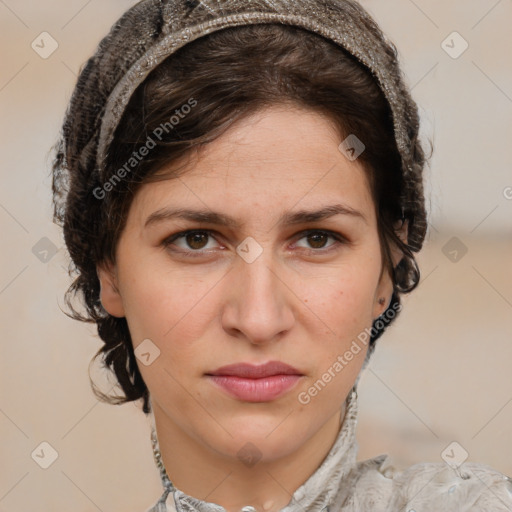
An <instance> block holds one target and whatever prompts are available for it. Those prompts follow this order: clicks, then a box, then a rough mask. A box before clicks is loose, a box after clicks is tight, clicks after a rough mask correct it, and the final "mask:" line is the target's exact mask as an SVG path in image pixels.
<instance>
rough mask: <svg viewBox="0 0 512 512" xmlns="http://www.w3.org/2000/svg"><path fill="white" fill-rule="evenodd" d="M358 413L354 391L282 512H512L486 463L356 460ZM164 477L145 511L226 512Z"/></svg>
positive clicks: (499, 478)
mask: <svg viewBox="0 0 512 512" xmlns="http://www.w3.org/2000/svg"><path fill="white" fill-rule="evenodd" d="M357 411H358V401H357V391H356V389H355V388H354V389H352V391H351V392H350V393H349V395H348V397H347V407H346V412H345V417H344V419H343V423H342V425H341V427H340V431H339V433H338V436H337V438H336V440H335V442H334V444H333V446H332V447H331V449H330V451H329V453H328V454H327V456H326V457H325V458H324V460H323V462H322V463H321V464H320V466H319V467H318V468H317V469H316V471H315V472H314V473H313V474H312V475H311V476H310V477H309V478H308V480H306V482H304V484H303V485H301V486H300V487H299V488H298V489H297V490H296V491H295V492H294V494H293V496H292V498H291V499H290V502H289V503H288V505H286V506H285V507H284V508H283V509H281V511H280V512H339V511H340V512H366V511H368V512H370V511H371V512H434V511H435V512H444V511H446V512H448V511H450V512H451V511H453V512H455V511H456V512H465V511H471V512H480V511H481V512H512V479H510V478H509V477H507V476H505V475H503V474H502V473H500V472H498V471H496V470H494V469H492V468H491V467H489V466H486V465H483V464H478V463H474V462H464V463H462V464H461V465H458V466H456V465H455V464H453V465H448V464H447V463H445V462H427V463H418V464H415V465H413V466H410V467H409V468H407V469H406V470H404V471H398V470H397V469H396V468H395V467H394V466H393V465H392V464H391V462H390V460H389V457H388V456H387V455H379V456H377V457H375V458H373V459H368V460H365V461H359V462H357V461H356V456H357V449H358V446H357V441H356V425H357ZM157 446H158V445H157ZM161 476H162V484H163V486H164V493H163V495H162V496H161V498H160V499H159V501H158V502H157V503H156V504H155V505H154V506H153V507H151V508H150V509H148V510H147V511H146V512H226V509H224V508H223V507H221V506H220V505H218V504H215V503H210V502H206V501H202V500H200V499H197V498H194V497H192V496H188V495H187V494H185V493H184V492H182V491H180V490H179V489H176V488H175V487H174V485H173V484H172V483H171V481H170V480H169V478H168V477H167V475H166V473H165V472H162V474H161ZM256 510H257V509H254V508H252V507H250V506H247V507H244V508H243V509H242V511H244V512H245V511H256ZM257 512H260V511H257Z"/></svg>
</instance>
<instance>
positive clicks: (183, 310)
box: [120, 258, 215, 347]
mask: <svg viewBox="0 0 512 512" xmlns="http://www.w3.org/2000/svg"><path fill="white" fill-rule="evenodd" d="M139 261H140V262H142V261H143V259H142V258H141V259H140V260H139ZM125 276H126V278H125V280H124V281H123V288H122V290H121V294H122V296H123V304H124V307H125V313H126V318H127V322H128V324H129V327H130V333H131V334H132V338H133V341H134V344H135V345H137V343H138V342H140V340H142V339H145V338H150V339H152V338H154V339H155V340H158V341H157V344H159V345H162V346H166V347H168V346H169V340H171V339H172V338H173V337H176V336H177V335H178V334H179V337H180V339H182V340H187V339H193V338H194V334H195V333H197V332H200V330H201V325H202V321H201V317H203V318H205V317H206V314H205V312H204V311H203V314H202V313H201V311H202V308H203V307H204V306H205V304H207V301H206V300H205V299H206V298H207V296H208V294H209V292H210V291H211V288H212V287H213V285H214V284H215V279H201V277H198V274H197V272H195V273H194V275H191V274H190V272H187V271H186V270H183V269H180V270H169V267H168V266H166V267H163V266H162V265H161V264H158V263H152V262H149V261H146V262H145V263H144V264H142V263H140V264H135V265H131V266H130V268H129V272H125ZM120 278H121V279H122V276H121V275H120ZM192 319H193V321H192Z"/></svg>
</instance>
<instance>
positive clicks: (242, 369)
mask: <svg viewBox="0 0 512 512" xmlns="http://www.w3.org/2000/svg"><path fill="white" fill-rule="evenodd" d="M207 375H230V376H236V377H244V378H246V379H261V378H263V377H271V376H272V375H302V373H301V372H300V371H299V370H297V369H296V368H293V366H290V365H289V364H286V363H282V362H281V361H269V362H268V363H265V364H262V365H259V366H257V365H253V364H250V363H235V364H229V365H227V366H222V367H220V368H217V369H216V370H215V371H213V372H209V373H207Z"/></svg>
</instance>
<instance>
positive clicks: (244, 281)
mask: <svg viewBox="0 0 512 512" xmlns="http://www.w3.org/2000/svg"><path fill="white" fill-rule="evenodd" d="M269 253H270V251H268V250H264V251H263V253H262V254H261V255H260V256H259V257H258V258H257V259H256V260H255V261H253V262H252V263H248V262H247V261H245V260H244V259H243V258H238V259H237V261H236V263H234V264H235V265H236V267H235V268H234V269H233V270H232V271H231V272H230V273H229V279H228V280H227V281H226V283H225V287H226V293H225V297H226V300H225V302H224V305H223V312H222V326H223V328H224V330H225V331H226V332H227V333H228V334H229V335H231V336H236V337H238V338H245V339H247V340H248V341H249V342H250V343H252V344H257V345H261V344H267V343H272V342H273V341H277V340H278V339H280V338H281V337H282V336H283V335H284V334H285V333H286V332H288V331H289V330H290V329H291V328H292V326H293V323H294V321H295V316H296V315H295V308H296V307H298V306H297V305H298V302H299V299H298V298H297V297H296V296H295V295H294V293H293V289H292V288H293V283H287V282H286V281H287V279H286V277H288V281H289V280H290V277H289V276H290V274H289V273H288V272H284V271H283V268H282V267H279V266H278V264H276V263H275V262H273V261H272V255H271V254H269Z"/></svg>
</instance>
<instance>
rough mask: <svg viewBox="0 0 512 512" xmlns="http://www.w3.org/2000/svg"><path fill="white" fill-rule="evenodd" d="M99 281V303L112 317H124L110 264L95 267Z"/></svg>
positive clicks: (114, 274) (113, 269) (115, 277)
mask: <svg viewBox="0 0 512 512" xmlns="http://www.w3.org/2000/svg"><path fill="white" fill-rule="evenodd" d="M96 274H97V275H98V279H99V281H100V301H101V304H102V306H103V308H104V309H105V310H106V311H107V313H109V314H110V315H112V316H115V317H118V318H122V317H124V316H125V313H124V306H123V300H122V297H121V294H120V293H119V289H118V286H117V275H116V271H115V268H113V267H112V265H111V264H109V263H105V264H101V265H98V266H97V267H96Z"/></svg>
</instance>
